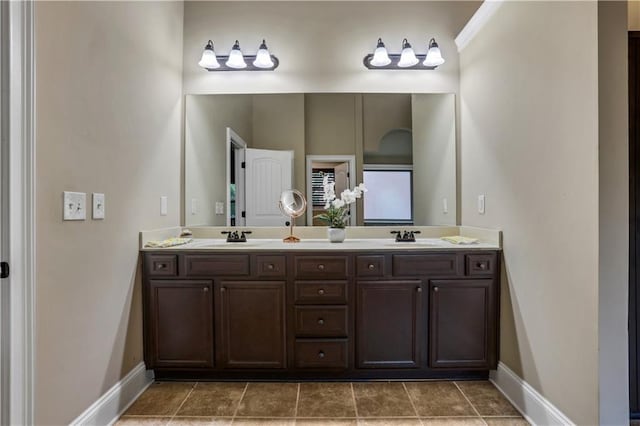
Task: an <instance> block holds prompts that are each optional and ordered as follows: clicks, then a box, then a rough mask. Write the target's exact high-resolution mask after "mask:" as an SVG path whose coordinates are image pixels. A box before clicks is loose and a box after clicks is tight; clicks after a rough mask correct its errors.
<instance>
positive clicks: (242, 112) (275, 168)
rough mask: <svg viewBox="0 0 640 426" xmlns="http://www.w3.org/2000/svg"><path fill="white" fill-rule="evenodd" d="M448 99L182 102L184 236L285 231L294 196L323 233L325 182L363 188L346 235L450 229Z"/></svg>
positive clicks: (206, 98) (452, 142)
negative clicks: (283, 204)
mask: <svg viewBox="0 0 640 426" xmlns="http://www.w3.org/2000/svg"><path fill="white" fill-rule="evenodd" d="M455 129H456V124H455V96H454V95H453V94H395V93H394V94H374V93H365V94H360V93H306V94H305V93H295V94H265V95H250V94H247V95H244V94H243V95H188V96H187V97H186V114H185V156H184V161H185V164H184V171H185V179H184V183H185V188H184V204H185V205H184V217H185V225H186V226H197V225H211V226H284V225H285V223H286V222H287V221H288V220H289V219H288V218H286V217H284V216H282V213H281V212H280V209H279V208H278V200H279V198H280V193H281V192H282V190H283V189H291V188H293V189H298V190H299V191H301V192H302V193H303V194H304V195H305V197H306V198H307V201H308V209H307V210H308V212H307V214H306V215H305V216H303V217H300V218H298V219H297V222H296V223H297V225H323V224H322V223H318V221H317V220H314V218H313V217H314V215H316V214H318V213H320V212H321V211H322V210H323V208H324V203H323V201H322V194H323V191H322V180H323V178H324V177H325V176H327V177H328V178H329V180H330V181H333V182H335V183H336V192H338V193H339V192H340V191H341V190H342V189H343V188H347V187H349V188H353V186H355V185H357V184H358V183H360V182H364V183H365V185H366V186H367V188H368V189H369V192H367V193H366V194H365V196H364V199H363V200H359V201H358V202H357V203H355V204H353V205H352V208H351V212H350V224H351V225H359V226H362V225H366V226H369V225H392V224H393V225H395V224H398V225H455V224H456V154H455V147H456V137H455Z"/></svg>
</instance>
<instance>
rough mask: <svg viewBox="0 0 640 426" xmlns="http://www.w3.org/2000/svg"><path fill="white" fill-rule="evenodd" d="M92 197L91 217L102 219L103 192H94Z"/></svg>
mask: <svg viewBox="0 0 640 426" xmlns="http://www.w3.org/2000/svg"><path fill="white" fill-rule="evenodd" d="M92 198H93V211H92V215H91V217H92V218H93V219H104V208H105V206H104V194H100V193H97V192H94V193H93V194H92Z"/></svg>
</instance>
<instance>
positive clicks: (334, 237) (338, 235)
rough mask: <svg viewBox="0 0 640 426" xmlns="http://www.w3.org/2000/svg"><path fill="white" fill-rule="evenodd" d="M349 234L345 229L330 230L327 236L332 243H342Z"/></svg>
mask: <svg viewBox="0 0 640 426" xmlns="http://www.w3.org/2000/svg"><path fill="white" fill-rule="evenodd" d="M346 235H347V232H346V231H345V229H344V228H328V229H327V236H328V237H329V241H331V242H332V243H341V242H343V241H344V238H345V237H346Z"/></svg>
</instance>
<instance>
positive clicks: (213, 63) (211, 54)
mask: <svg viewBox="0 0 640 426" xmlns="http://www.w3.org/2000/svg"><path fill="white" fill-rule="evenodd" d="M198 65H200V66H201V67H202V68H204V69H215V68H220V64H219V63H218V59H217V58H216V52H215V51H214V50H213V42H212V41H211V40H209V42H208V43H207V45H206V46H205V47H204V51H203V52H202V58H200V62H198Z"/></svg>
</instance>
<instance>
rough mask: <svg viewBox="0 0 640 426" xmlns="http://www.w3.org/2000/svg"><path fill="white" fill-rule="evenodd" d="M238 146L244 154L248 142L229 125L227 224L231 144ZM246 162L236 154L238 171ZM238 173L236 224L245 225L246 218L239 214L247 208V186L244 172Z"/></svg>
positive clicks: (228, 223)
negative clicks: (245, 185)
mask: <svg viewBox="0 0 640 426" xmlns="http://www.w3.org/2000/svg"><path fill="white" fill-rule="evenodd" d="M232 144H233V146H235V147H236V148H238V150H242V155H243V156H244V151H245V150H246V149H247V143H246V142H245V141H244V139H242V137H241V136H240V135H239V134H237V133H236V132H234V131H233V129H232V128H231V127H227V148H226V150H227V156H226V160H225V163H224V167H225V172H224V173H225V179H226V184H227V185H226V193H227V199H226V200H225V203H226V210H227V211H226V212H225V215H226V218H227V219H226V223H227V226H231V173H230V169H229V164H230V163H231V145H232ZM243 162H244V158H239V157H238V156H236V173H237V172H238V171H239V170H240V169H239V168H238V166H239V165H240V164H241V163H243ZM237 174H238V179H237V182H236V226H244V219H243V218H242V217H239V216H238V211H243V210H244V209H245V205H244V204H245V192H246V191H245V187H244V181H245V176H244V173H242V172H240V173H237Z"/></svg>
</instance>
